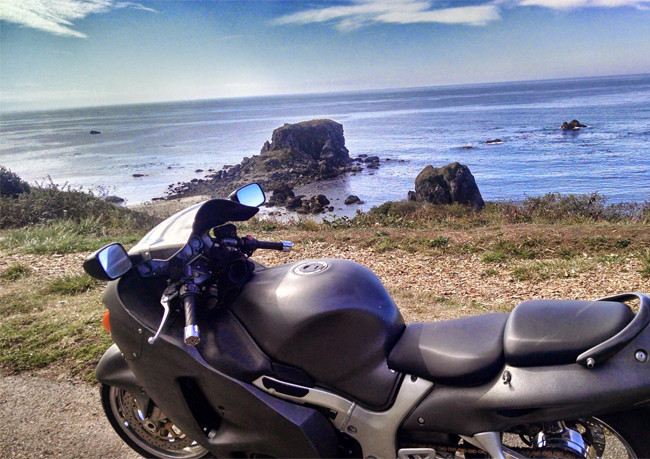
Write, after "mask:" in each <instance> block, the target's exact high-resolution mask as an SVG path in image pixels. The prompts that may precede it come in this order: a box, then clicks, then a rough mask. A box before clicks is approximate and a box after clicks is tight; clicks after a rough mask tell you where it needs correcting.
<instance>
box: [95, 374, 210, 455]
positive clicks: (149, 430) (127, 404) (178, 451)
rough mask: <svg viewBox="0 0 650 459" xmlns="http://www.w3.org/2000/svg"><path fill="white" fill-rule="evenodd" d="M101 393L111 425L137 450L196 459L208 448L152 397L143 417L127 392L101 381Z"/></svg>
mask: <svg viewBox="0 0 650 459" xmlns="http://www.w3.org/2000/svg"><path fill="white" fill-rule="evenodd" d="M100 395H101V399H102V407H103V408H104V412H105V413H106V417H107V418H108V421H109V422H110V423H111V426H112V427H113V429H115V432H117V434H118V435H119V436H120V438H121V439H122V440H123V441H124V443H126V444H127V445H128V446H129V447H130V448H131V449H133V450H134V451H136V452H137V453H138V454H140V455H142V456H144V457H157V458H161V459H198V458H201V457H204V456H206V455H207V454H208V450H207V449H205V448H204V447H202V446H201V445H199V444H198V443H196V442H195V441H193V440H191V439H190V438H188V437H187V436H186V435H185V434H184V433H183V432H182V431H181V430H180V429H179V428H178V427H177V426H176V425H174V424H173V423H172V422H171V421H170V420H169V418H167V416H165V414H164V413H163V412H162V411H160V409H159V408H158V407H157V406H155V404H153V401H152V402H151V403H152V404H153V406H152V407H150V409H149V410H147V411H149V413H150V415H149V417H146V418H144V415H143V414H142V411H141V410H140V407H139V406H138V404H137V401H136V399H135V397H134V396H133V395H132V394H131V393H130V392H128V391H126V390H124V389H120V388H117V387H114V386H109V385H106V384H102V385H101V387H100ZM143 418H144V419H143Z"/></svg>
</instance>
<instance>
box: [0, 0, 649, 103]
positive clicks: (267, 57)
mask: <svg viewBox="0 0 650 459" xmlns="http://www.w3.org/2000/svg"><path fill="white" fill-rule="evenodd" d="M638 73H650V0H469V1H442V0H392V1H391V0H341V1H335V0H332V1H317V0H313V1H297V0H295V1H284V0H277V1H276V0H257V1H253V0H251V1H234V0H233V1H223V0H202V1H191V0H178V1H173V0H156V1H149V0H141V1H122V0H0V112H9V111H17V110H18V111H21V110H45V109H56V108H68V107H81V106H96V105H113V104H129V103H140V102H162V101H171V100H192V99H214V98H224V97H247V96H260V95H276V94H300V93H314V92H339V91H357V90H372V89H385V88H405V87H422V86H439V85H458V84H473V83H486V82H497V81H519V80H538V79H553V78H577V77H591V76H600V75H622V74H638Z"/></svg>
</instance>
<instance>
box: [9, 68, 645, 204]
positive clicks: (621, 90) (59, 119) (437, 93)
mask: <svg viewBox="0 0 650 459" xmlns="http://www.w3.org/2000/svg"><path fill="white" fill-rule="evenodd" d="M319 118H329V119H333V120H335V121H337V122H339V123H341V124H343V128H344V131H345V140H346V146H347V147H348V149H349V150H350V155H351V156H352V157H356V156H358V155H360V154H366V155H377V156H379V157H380V158H381V159H382V162H381V164H382V165H381V167H380V168H379V169H378V170H375V171H370V170H366V171H364V172H362V173H359V174H357V175H354V176H352V175H350V176H347V177H345V178H344V179H342V180H339V181H338V186H340V187H341V188H342V192H343V193H344V194H346V195H347V194H355V195H358V196H359V197H360V198H361V199H362V200H363V201H364V202H365V204H364V205H363V206H362V208H363V209H368V208H370V207H371V206H373V205H378V204H380V203H382V202H384V201H387V200H401V199H405V198H406V195H407V192H408V191H409V190H412V189H413V188H414V180H415V177H416V176H417V174H418V173H419V172H420V171H421V170H422V168H423V167H424V166H426V165H428V164H431V165H433V166H436V167H438V166H443V165H445V164H448V163H451V162H454V161H459V162H460V163H462V164H466V165H467V166H469V168H470V170H471V171H472V174H473V175H474V177H475V179H476V182H477V184H478V187H479V189H480V191H481V194H482V195H483V198H484V199H485V200H491V201H505V200H521V199H524V198H526V197H528V196H538V195H541V194H545V193H548V192H560V193H592V192H598V193H600V194H602V195H604V196H605V197H607V199H608V202H611V203H617V202H644V201H646V200H650V75H632V76H617V77H603V78H587V79H570V80H546V81H534V82H514V83H494V84H480V85H463V86H445V87H431V88H415V89H398V90H382V91H364V92H348V93H335V94H316V95H296V96H273V97H255V98H240V99H221V100H204V101H188V102H171V103H159V104H142V105H122V106H108V107H93V108H79V109H67V110H57V111H41V112H25V113H3V114H2V117H1V119H0V165H3V166H5V167H8V168H9V169H11V170H12V171H14V172H15V173H17V174H18V175H19V176H21V177H22V178H23V179H24V180H27V181H28V182H31V183H34V182H39V183H43V182H45V183H47V181H48V179H47V177H48V176H49V177H51V179H52V180H53V181H54V182H55V183H57V184H59V185H64V184H67V185H69V186H72V187H75V188H79V187H81V188H82V189H86V190H88V189H93V190H100V191H102V192H109V193H110V194H114V195H118V196H121V197H123V198H126V200H127V203H128V204H138V203H142V202H145V201H148V200H151V199H152V198H154V197H159V196H163V195H164V192H165V190H166V189H167V187H168V185H169V184H173V183H177V182H185V181H189V180H191V179H193V178H202V177H203V176H204V175H207V174H208V172H207V171H208V169H214V170H218V169H221V168H222V167H223V166H224V165H226V164H236V163H239V162H240V161H241V160H242V159H243V158H244V157H245V156H252V155H255V154H259V151H260V148H261V147H262V145H263V144H264V141H265V140H270V138H271V134H272V132H273V129H275V128H277V127H279V126H282V125H283V124H284V123H294V122H298V121H304V120H311V119H319ZM574 118H575V119H578V120H580V122H582V123H584V124H586V125H588V126H589V127H588V128H584V129H581V130H579V131H569V132H567V131H562V130H560V129H559V126H560V125H561V124H562V122H563V121H570V120H572V119H574ZM91 130H97V131H101V134H97V135H91V134H90V131H91ZM497 138H498V139H501V141H502V143H500V144H487V143H486V142H487V141H488V140H494V139H497ZM470 147H471V148H470ZM387 160H388V161H387ZM197 169H202V170H203V171H205V172H201V173H197V172H195V171H196V170H197ZM133 174H144V176H143V177H137V178H136V177H133Z"/></svg>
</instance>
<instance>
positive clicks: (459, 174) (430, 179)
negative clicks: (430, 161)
mask: <svg viewBox="0 0 650 459" xmlns="http://www.w3.org/2000/svg"><path fill="white" fill-rule="evenodd" d="M409 200H412V201H422V202H430V203H433V204H451V203H454V202H457V203H460V204H465V205H469V206H472V207H474V208H476V209H480V208H482V207H483V206H484V205H485V202H484V201H483V197H482V196H481V192H480V191H479V190H478V186H477V185H476V181H475V180H474V176H473V175H472V173H471V172H470V170H469V168H468V167H467V166H465V165H463V164H460V163H458V162H455V163H452V164H447V165H446V166H443V167H433V166H426V167H425V168H424V169H422V172H420V173H419V174H418V176H417V178H416V179H415V192H412V191H411V192H409Z"/></svg>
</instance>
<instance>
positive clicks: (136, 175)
mask: <svg viewBox="0 0 650 459" xmlns="http://www.w3.org/2000/svg"><path fill="white" fill-rule="evenodd" d="M133 177H136V178H137V177H144V174H133Z"/></svg>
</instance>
